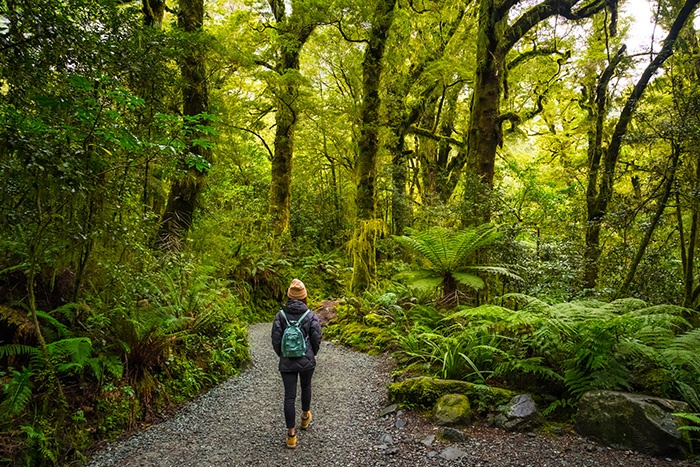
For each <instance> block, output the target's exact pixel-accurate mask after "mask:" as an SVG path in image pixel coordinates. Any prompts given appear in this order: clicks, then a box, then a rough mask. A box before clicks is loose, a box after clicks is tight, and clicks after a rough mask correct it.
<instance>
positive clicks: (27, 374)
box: [0, 368, 34, 417]
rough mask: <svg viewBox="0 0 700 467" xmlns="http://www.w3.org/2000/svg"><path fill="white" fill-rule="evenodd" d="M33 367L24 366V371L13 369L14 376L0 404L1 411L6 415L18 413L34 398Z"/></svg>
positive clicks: (7, 385)
mask: <svg viewBox="0 0 700 467" xmlns="http://www.w3.org/2000/svg"><path fill="white" fill-rule="evenodd" d="M33 376H34V370H33V369H32V368H23V369H22V371H18V370H12V378H11V379H10V382H9V383H8V384H6V385H5V389H4V393H5V397H4V399H3V401H2V404H0V413H2V414H4V416H5V417H9V416H12V415H17V414H18V413H20V412H21V411H22V410H24V407H26V405H27V404H28V403H29V401H30V400H31V398H32V389H33V384H32V377H33Z"/></svg>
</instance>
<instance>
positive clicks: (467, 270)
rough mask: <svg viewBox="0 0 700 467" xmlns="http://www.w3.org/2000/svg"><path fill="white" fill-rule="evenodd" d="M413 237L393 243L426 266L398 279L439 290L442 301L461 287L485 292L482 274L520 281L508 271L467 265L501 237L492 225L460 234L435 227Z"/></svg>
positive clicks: (397, 237)
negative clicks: (502, 276)
mask: <svg viewBox="0 0 700 467" xmlns="http://www.w3.org/2000/svg"><path fill="white" fill-rule="evenodd" d="M410 233H411V235H410V236H395V237H394V239H395V240H396V241H397V242H398V243H399V244H401V245H402V246H404V247H406V248H408V249H409V250H411V251H412V252H413V253H416V254H418V255H419V256H420V258H421V259H422V263H423V264H421V266H422V267H421V268H419V269H418V271H416V272H415V273H414V274H413V275H412V274H411V273H402V274H400V275H397V276H395V279H396V280H402V279H403V280H407V281H408V283H409V284H410V285H412V286H415V287H421V288H428V287H430V288H436V287H438V286H439V287H441V288H442V291H443V297H452V296H453V295H454V294H455V292H456V290H457V284H458V283H460V284H462V285H465V286H467V287H469V288H471V289H475V290H478V289H481V288H483V287H484V281H483V279H482V278H481V277H479V275H478V273H479V272H481V273H490V274H500V275H505V276H507V277H510V278H513V279H518V280H519V279H520V277H518V276H517V275H516V274H514V273H512V272H511V271H509V270H508V269H507V268H505V267H499V266H487V265H475V264H468V262H469V261H470V260H471V259H472V258H473V256H474V254H475V253H476V252H477V251H478V250H479V249H481V248H485V247H487V246H490V245H492V244H493V243H494V242H495V241H496V240H498V238H499V237H500V236H501V233H500V232H499V231H498V230H497V229H496V228H495V227H494V226H492V225H490V224H483V225H480V226H478V227H476V228H473V229H467V230H462V231H457V232H455V231H451V230H448V229H444V228H441V227H433V228H432V229H429V230H426V231H422V232H417V231H410Z"/></svg>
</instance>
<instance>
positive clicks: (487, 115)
mask: <svg viewBox="0 0 700 467" xmlns="http://www.w3.org/2000/svg"><path fill="white" fill-rule="evenodd" d="M506 18H507V17H505V16H503V15H499V14H498V13H497V9H496V2H495V1H494V0H481V3H480V7H479V32H478V34H477V39H476V57H477V59H476V72H475V80H474V94H473V96H472V107H471V113H470V117H469V128H468V132H467V137H468V140H467V158H468V160H469V161H470V162H471V163H472V164H473V167H474V168H475V169H476V172H477V173H478V174H479V176H480V177H481V181H482V182H483V183H484V184H485V185H487V186H489V187H492V186H493V176H494V167H495V162H496V149H497V148H498V146H499V145H500V144H501V137H502V136H501V122H500V120H499V118H500V109H501V93H502V90H503V78H504V73H505V70H504V65H505V64H504V60H505V55H506V53H507V52H508V50H504V48H503V46H502V45H501V41H502V39H503V28H504V24H503V23H504V22H505V20H506ZM489 215H490V214H489V213H484V216H485V217H489Z"/></svg>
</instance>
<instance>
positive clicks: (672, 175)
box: [617, 144, 681, 297]
mask: <svg viewBox="0 0 700 467" xmlns="http://www.w3.org/2000/svg"><path fill="white" fill-rule="evenodd" d="M680 154H681V148H680V146H678V145H677V144H674V145H673V148H672V154H671V167H670V168H669V173H668V174H667V175H666V181H665V182H664V191H663V193H662V195H661V199H660V200H659V204H658V206H657V207H656V212H655V213H654V217H653V218H652V220H651V224H649V226H648V227H647V231H646V232H645V233H644V238H643V239H642V242H641V243H640V244H639V249H638V250H637V253H636V254H635V255H634V259H633V260H632V263H631V264H630V268H629V270H628V271H627V275H626V276H625V279H624V281H623V282H622V286H620V290H619V291H618V293H617V296H618V297H624V296H625V295H627V294H628V293H629V288H630V285H632V281H633V280H634V275H635V273H636V272H637V268H638V267H639V263H640V262H641V261H642V258H643V257H644V252H645V251H646V249H647V246H649V242H650V241H651V237H652V236H653V235H654V230H655V229H656V226H657V225H658V224H659V221H660V220H661V216H663V213H664V211H665V210H666V205H667V204H668V198H669V197H670V196H671V191H672V190H673V184H674V182H675V180H676V168H677V167H678V160H679V158H680Z"/></svg>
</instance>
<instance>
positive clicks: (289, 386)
mask: <svg viewBox="0 0 700 467" xmlns="http://www.w3.org/2000/svg"><path fill="white" fill-rule="evenodd" d="M287 297H288V300H287V303H286V304H285V305H284V306H283V307H282V310H281V311H280V312H278V313H277V316H275V321H274V322H273V323H272V348H273V349H274V350H275V353H276V354H277V356H278V357H279V358H280V362H279V371H280V373H281V375H282V382H283V383H284V418H285V422H286V423H287V447H288V448H291V449H293V448H295V447H297V434H296V414H295V411H294V405H295V402H296V397H297V380H299V381H300V382H301V410H302V413H301V423H300V424H299V428H301V429H302V430H306V429H307V428H308V427H309V425H310V424H311V420H312V415H311V410H310V409H311V378H312V377H313V374H314V369H315V368H316V354H317V353H318V350H319V348H320V345H321V323H320V322H319V320H318V316H316V313H314V312H313V311H311V310H309V307H308V306H307V305H306V286H304V283H303V282H302V281H300V280H299V279H294V280H292V283H291V284H290V285H289V289H288V290H287ZM299 331H300V332H299Z"/></svg>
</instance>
